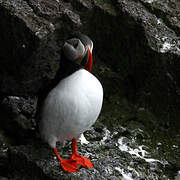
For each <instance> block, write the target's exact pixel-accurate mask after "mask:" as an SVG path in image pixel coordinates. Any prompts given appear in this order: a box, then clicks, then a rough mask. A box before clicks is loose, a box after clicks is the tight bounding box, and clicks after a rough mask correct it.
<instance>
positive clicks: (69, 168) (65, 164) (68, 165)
mask: <svg viewBox="0 0 180 180" xmlns="http://www.w3.org/2000/svg"><path fill="white" fill-rule="evenodd" d="M54 152H55V154H56V156H57V158H58V161H59V162H60V165H61V167H62V169H63V170H64V171H66V172H70V173H71V172H77V171H78V163H77V162H76V161H74V160H73V159H62V158H61V157H60V155H59V154H58V151H57V148H54Z"/></svg>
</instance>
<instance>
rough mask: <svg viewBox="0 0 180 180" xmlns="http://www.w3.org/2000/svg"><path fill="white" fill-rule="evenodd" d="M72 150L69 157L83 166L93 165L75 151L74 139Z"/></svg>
mask: <svg viewBox="0 0 180 180" xmlns="http://www.w3.org/2000/svg"><path fill="white" fill-rule="evenodd" d="M72 152H73V153H72V155H71V159H72V160H74V161H76V162H77V163H78V164H79V165H81V166H83V167H87V168H92V167H94V166H93V164H92V163H91V161H90V160H89V159H88V158H86V157H83V156H81V155H79V154H78V152H77V140H76V139H73V140H72Z"/></svg>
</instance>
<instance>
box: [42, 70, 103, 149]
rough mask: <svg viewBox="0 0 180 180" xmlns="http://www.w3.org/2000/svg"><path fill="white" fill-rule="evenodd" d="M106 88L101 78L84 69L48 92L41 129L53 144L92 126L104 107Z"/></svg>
mask: <svg viewBox="0 0 180 180" xmlns="http://www.w3.org/2000/svg"><path fill="white" fill-rule="evenodd" d="M102 101H103V89H102V86H101V84H100V82H99V81H98V79H97V78H96V77H95V76H93V75H92V74H91V73H89V72H88V71H86V70H84V69H80V70H78V71H76V72H75V73H73V74H72V75H70V76H68V77H67V78H65V79H63V80H62V81H60V82H59V84H58V85H57V86H56V87H55V88H54V89H53V90H52V91H51V92H50V93H49V94H48V96H47V98H46V99H45V102H44V105H43V107H42V118H41V121H40V126H39V129H40V133H41V136H42V138H43V139H44V140H45V141H46V142H48V143H49V145H50V146H51V147H55V146H56V142H57V141H63V140H67V139H72V138H77V137H78V136H79V135H80V134H81V133H83V132H84V131H86V130H87V129H88V128H89V127H91V126H92V125H93V124H94V122H95V121H96V119H97V118H98V115H99V113H100V111H101V107H102Z"/></svg>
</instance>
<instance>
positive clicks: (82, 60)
mask: <svg viewBox="0 0 180 180" xmlns="http://www.w3.org/2000/svg"><path fill="white" fill-rule="evenodd" d="M92 50H93V42H92V41H91V39H90V38H89V37H88V36H86V35H84V34H79V35H77V36H76V37H74V38H71V39H68V40H66V41H65V43H64V46H63V53H64V56H65V58H66V59H68V60H69V61H71V62H73V63H75V64H78V65H80V66H81V67H83V68H84V69H86V70H88V71H91V68H92Z"/></svg>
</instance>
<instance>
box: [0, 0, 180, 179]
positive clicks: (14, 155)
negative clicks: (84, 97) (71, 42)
mask: <svg viewBox="0 0 180 180" xmlns="http://www.w3.org/2000/svg"><path fill="white" fill-rule="evenodd" d="M179 7H180V3H179V1H178V0H172V1H155V0H139V1H137V0H115V1H110V0H108V1H103V0H93V1H89V0H83V1H82V0H64V1H58V0H37V1H35V0H2V1H0V17H1V19H0V27H1V28H0V180H1V179H2V180H4V179H13V180H14V179H25V180H26V179H27V180H29V179H50V180H51V179H52V180H53V179H115V180H116V179H137V180H139V179H152V180H154V179H164V180H166V179H176V180H177V179H178V178H179V176H180V175H179V174H180V173H179V171H180V163H179V162H180V150H179V149H180V148H179V146H180V135H179V134H180V131H179V127H180V121H179V115H180V111H179V109H180V84H179V82H180V81H179V80H180V73H179V68H180V61H179V58H180V50H179V46H180V41H179V32H180V29H179V27H180V17H179V13H180V8H179ZM76 32H83V33H85V34H87V35H89V36H90V37H91V38H92V40H93V41H94V69H93V72H92V73H93V74H95V75H96V76H97V77H98V78H99V79H100V80H101V82H102V85H103V87H104V105H103V109H102V113H101V116H100V117H99V119H98V122H97V123H96V124H95V126H94V127H93V128H92V129H90V130H88V131H87V132H86V133H85V137H86V138H87V140H88V141H89V144H87V145H86V144H83V145H81V144H80V143H79V145H78V148H79V152H80V153H81V154H83V155H85V156H87V157H89V159H91V160H92V162H93V164H94V166H95V167H94V168H92V169H86V168H80V170H79V172H77V173H72V174H68V173H64V172H63V171H62V170H61V168H60V167H59V163H58V161H57V159H56V158H55V156H54V154H53V152H52V150H51V149H50V148H49V147H48V146H47V145H46V144H44V143H43V142H42V141H41V140H40V139H39V137H38V133H37V131H36V130H37V126H36V123H37V122H36V121H37V119H38V115H37V114H38V113H39V106H40V104H41V101H42V100H43V98H44V97H45V95H46V94H47V92H48V91H49V89H51V88H52V87H53V86H54V84H55V83H56V82H57V81H58V80H59V79H58V77H59V76H60V77H61V75H62V74H63V73H65V72H64V71H66V69H64V68H63V66H62V65H61V63H63V60H62V59H61V47H62V44H63V42H64V40H65V39H67V38H68V37H69V36H70V35H71V34H73V33H76ZM36 115H37V116H36ZM58 148H59V152H60V154H61V155H62V157H64V158H68V157H69V155H70V154H71V151H70V148H71V144H70V143H69V142H67V143H66V144H65V146H63V147H62V145H60V144H59V145H58Z"/></svg>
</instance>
